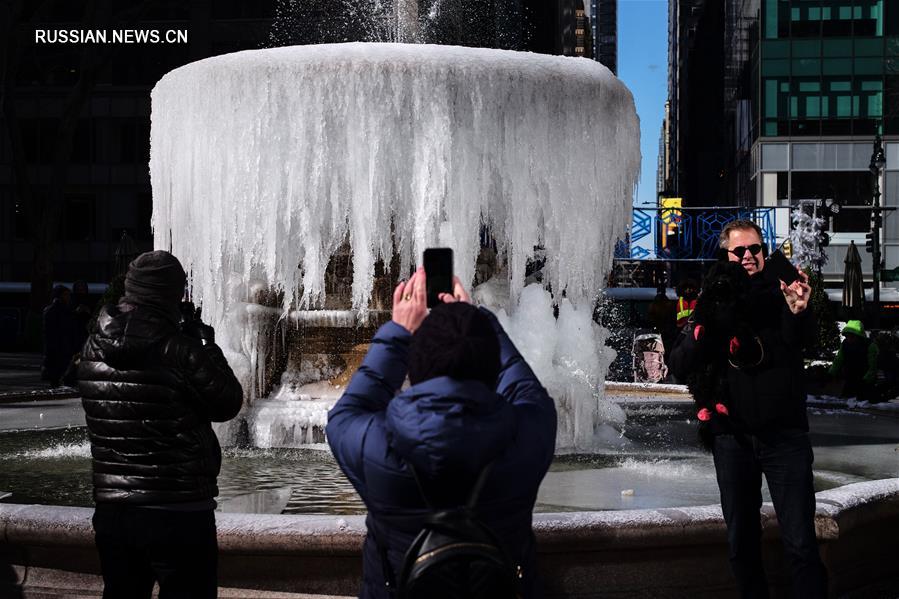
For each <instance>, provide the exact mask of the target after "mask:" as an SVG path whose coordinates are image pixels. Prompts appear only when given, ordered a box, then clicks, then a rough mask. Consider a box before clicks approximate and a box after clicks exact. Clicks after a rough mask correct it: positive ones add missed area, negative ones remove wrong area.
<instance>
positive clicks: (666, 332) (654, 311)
mask: <svg viewBox="0 0 899 599" xmlns="http://www.w3.org/2000/svg"><path fill="white" fill-rule="evenodd" d="M676 310H677V302H673V301H671V300H670V299H668V296H667V295H666V294H665V287H664V285H660V286H659V287H658V288H657V289H656V296H655V299H653V300H652V302H651V303H650V304H649V308H648V310H647V316H648V317H649V322H650V323H652V326H653V327H654V328H655V330H656V331H657V332H658V333H659V334H660V335H661V336H662V343H663V344H664V345H665V356H666V361H667V355H668V353H669V352H670V351H671V348H672V346H673V345H674V340H675V338H676V337H677V326H676V324H675V321H676Z"/></svg>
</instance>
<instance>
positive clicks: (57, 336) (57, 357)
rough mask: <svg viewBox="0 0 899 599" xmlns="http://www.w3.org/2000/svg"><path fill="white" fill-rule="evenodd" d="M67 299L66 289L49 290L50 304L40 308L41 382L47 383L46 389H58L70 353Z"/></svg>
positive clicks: (70, 330) (70, 311)
mask: <svg viewBox="0 0 899 599" xmlns="http://www.w3.org/2000/svg"><path fill="white" fill-rule="evenodd" d="M71 295H72V294H71V292H70V291H69V288H68V287H66V286H65V285H56V286H55V287H53V291H52V294H51V301H50V303H49V304H48V305H47V307H46V308H44V313H43V324H44V360H43V364H42V366H41V378H42V379H44V380H46V381H48V382H49V383H50V387H59V385H60V382H61V380H62V376H63V374H65V371H66V368H67V367H68V365H69V362H70V361H71V359H72V354H73V353H74V351H73V342H72V331H73V328H74V318H73V316H72V309H71V306H70V301H71Z"/></svg>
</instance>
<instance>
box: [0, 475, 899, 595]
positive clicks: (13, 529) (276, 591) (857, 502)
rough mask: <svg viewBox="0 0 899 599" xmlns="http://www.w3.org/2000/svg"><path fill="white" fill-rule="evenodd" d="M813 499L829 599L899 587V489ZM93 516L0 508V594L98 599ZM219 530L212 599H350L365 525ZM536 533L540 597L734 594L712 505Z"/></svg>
mask: <svg viewBox="0 0 899 599" xmlns="http://www.w3.org/2000/svg"><path fill="white" fill-rule="evenodd" d="M816 500H817V512H816V517H815V527H816V531H817V535H818V539H819V542H820V543H821V553H822V557H823V559H824V562H825V564H826V565H827V567H828V569H829V571H830V585H831V593H832V594H835V595H839V596H849V597H853V596H855V597H862V596H865V597H871V596H887V595H886V593H887V590H888V589H896V588H899V574H897V571H896V569H895V564H894V563H893V562H894V560H895V549H896V539H897V538H899V479H889V480H881V481H870V482H863V483H856V484H852V485H847V486H844V487H841V488H839V489H832V490H828V491H822V492H819V493H818V494H817V495H816ZM92 512H93V510H91V509H89V508H76V507H56V506H27V505H12V504H5V505H4V504H0V596H22V597H37V596H40V597H63V596H68V597H70V596H72V595H73V594H76V595H78V596H84V597H99V596H100V593H101V587H102V584H101V580H100V578H99V576H98V572H99V564H98V560H97V556H96V551H95V548H94V544H93V531H92V529H91V523H90V518H91V514H92ZM761 517H762V521H763V529H764V537H763V540H764V544H765V556H766V567H767V570H768V572H769V577H770V582H771V585H772V589H773V590H774V595H775V596H777V595H780V594H783V593H785V592H786V589H787V587H788V585H789V582H788V580H789V574H788V571H787V570H786V565H785V564H784V563H783V560H782V552H781V550H780V539H779V535H778V529H777V523H776V518H775V516H774V511H773V508H772V506H771V504H769V503H766V504H765V505H764V506H763V508H762V513H761ZM217 521H218V531H219V554H220V569H219V572H220V574H219V584H220V585H221V589H220V595H219V596H220V597H223V598H229V597H303V596H307V594H313V595H319V596H321V595H324V596H334V595H337V596H353V595H354V594H355V593H356V592H357V591H358V588H359V582H360V580H361V567H362V557H361V549H362V541H363V538H364V535H365V522H364V518H363V517H362V516H344V517H335V516H280V515H237V514H218V515H217ZM534 528H535V530H536V534H537V546H538V560H539V564H540V573H541V577H542V578H543V582H544V589H545V594H546V596H547V597H609V596H614V597H647V596H690V597H729V596H734V591H733V582H732V579H731V575H730V570H729V565H728V561H727V547H726V536H725V527H724V522H723V520H722V517H721V511H720V508H719V507H718V506H699V507H688V508H669V509H659V510H625V511H617V512H572V513H565V514H538V515H536V516H535V517H534ZM13 593H21V595H13Z"/></svg>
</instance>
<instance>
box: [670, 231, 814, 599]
mask: <svg viewBox="0 0 899 599" xmlns="http://www.w3.org/2000/svg"><path fill="white" fill-rule="evenodd" d="M720 247H721V250H722V252H726V254H727V260H728V262H727V263H722V264H717V265H715V267H713V269H712V270H710V272H709V277H707V279H709V280H707V281H706V282H705V284H704V286H703V292H702V295H700V297H699V301H698V303H697V306H696V311H695V313H694V317H693V318H692V319H691V321H690V322H688V323H687V325H686V326H685V327H684V329H683V330H682V332H681V335H680V336H679V337H678V339H677V341H676V342H675V345H674V348H673V350H672V352H671V361H670V366H671V370H672V371H673V372H674V374H675V376H677V377H678V378H679V379H682V380H690V381H691V382H692V383H693V384H692V385H691V391H692V392H693V393H694V397H695V396H696V395H697V391H699V390H702V391H703V392H708V397H706V396H703V397H701V398H699V397H695V398H696V399H697V403H698V404H699V405H698V406H697V407H699V408H700V410H699V412H698V413H697V418H698V420H700V421H701V425H700V426H701V428H702V429H703V430H704V431H705V432H706V434H707V437H708V438H709V444H710V445H711V449H712V453H713V456H714V459H715V471H716V474H717V479H718V488H719V490H720V492H721V510H722V512H723V515H724V521H725V524H726V525H727V539H728V544H729V545H730V562H731V568H732V569H733V572H734V577H735V578H736V582H737V588H738V590H739V592H740V595H741V596H742V597H754V598H755V597H768V584H767V581H766V579H765V572H764V568H763V567H762V556H761V536H762V529H761V524H760V517H759V508H760V507H761V505H762V493H761V482H762V481H761V477H762V474H764V475H765V478H766V480H767V481H768V489H769V490H770V492H771V499H772V502H773V503H774V509H775V512H776V513H777V519H778V522H779V524H780V533H781V538H782V540H783V545H784V553H785V554H786V556H787V557H788V558H789V561H790V566H791V568H792V573H793V594H794V596H795V597H810V598H812V597H814V598H823V597H826V596H827V571H826V570H825V568H824V565H823V563H822V562H821V558H820V555H819V553H818V544H817V539H816V536H815V523H814V520H815V489H814V485H813V479H812V461H813V459H814V457H813V454H812V447H811V444H810V442H809V438H808V418H807V416H806V409H805V397H806V393H805V389H804V384H803V362H802V352H803V347H804V345H805V344H806V343H808V340H809V339H810V338H811V337H812V336H813V334H814V330H815V326H814V317H813V316H812V314H811V312H810V311H809V310H807V309H806V308H807V307H808V300H809V297H810V293H811V289H810V288H809V286H808V277H807V276H806V275H805V274H804V273H801V272H800V279H799V280H797V281H795V282H793V283H792V284H791V285H789V286H788V285H786V284H784V282H783V281H780V280H778V279H777V278H776V277H774V276H770V273H769V272H767V271H765V261H764V259H763V247H764V246H763V245H762V235H761V230H760V229H759V227H758V226H757V225H756V224H755V223H753V222H752V221H746V220H736V221H732V222H731V223H728V224H727V225H726V226H725V227H724V229H723V230H722V232H721V238H720ZM740 267H742V268H743V270H745V273H746V275H748V277H747V276H746V275H744V274H743V273H740V272H739V269H740ZM697 374H698V375H699V379H703V377H708V378H712V379H714V380H697Z"/></svg>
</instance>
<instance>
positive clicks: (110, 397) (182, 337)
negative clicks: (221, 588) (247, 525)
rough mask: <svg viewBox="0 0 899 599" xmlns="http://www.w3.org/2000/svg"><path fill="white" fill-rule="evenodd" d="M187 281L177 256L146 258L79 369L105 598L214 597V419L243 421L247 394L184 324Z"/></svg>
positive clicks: (103, 316) (131, 271)
mask: <svg viewBox="0 0 899 599" xmlns="http://www.w3.org/2000/svg"><path fill="white" fill-rule="evenodd" d="M185 280H186V276H185V273H184V269H183V268H182V267H181V264H180V263H179V262H178V260H177V259H176V258H175V257H174V256H172V255H171V254H170V253H168V252H164V251H155V252H147V253H144V254H141V255H140V256H138V257H137V258H136V259H135V260H134V261H133V262H132V263H131V264H130V265H129V268H128V274H127V276H126V279H125V295H124V297H123V298H122V300H121V301H120V302H119V303H118V305H107V306H104V307H103V308H102V309H101V311H100V314H99V316H98V319H97V326H96V330H95V331H94V332H93V334H91V336H90V337H89V338H88V340H87V342H86V343H85V345H84V349H83V352H82V358H81V362H80V364H79V366H78V387H79V389H80V391H81V396H82V403H83V406H84V411H85V414H86V417H87V426H88V431H89V434H90V441H91V455H92V457H93V484H94V501H95V502H96V505H97V507H96V511H95V513H94V519H93V523H94V531H95V535H96V543H97V550H98V552H99V554H100V563H101V568H102V571H103V582H104V592H103V597H104V599H110V598H114V597H123V598H124V597H129V598H130V597H149V596H150V593H151V591H152V587H153V582H154V579H155V580H156V581H158V582H159V585H160V589H161V593H165V594H169V593H172V594H173V595H172V596H174V595H175V594H177V595H178V596H190V597H215V596H216V593H217V580H216V579H217V562H218V548H217V544H216V531H215V516H214V509H215V505H216V504H215V499H214V498H215V496H216V495H218V487H217V486H216V479H217V477H218V473H219V468H220V466H221V449H220V448H219V444H218V440H217V439H216V436H215V433H214V432H213V430H212V426H211V423H212V422H224V421H227V420H230V419H231V418H233V417H234V416H236V415H237V413H238V412H239V411H240V408H241V405H242V403H243V390H242V389H241V386H240V383H239V382H238V381H237V379H236V378H235V376H234V373H233V372H232V371H231V368H230V367H229V366H228V363H227V362H226V360H225V357H224V355H223V354H222V351H221V349H219V347H218V346H217V345H215V336H214V331H213V329H212V327H210V326H208V325H205V324H203V323H202V322H200V321H198V320H197V321H193V322H187V323H181V318H182V317H181V313H180V311H179V307H180V303H181V298H182V296H183V293H184V283H185Z"/></svg>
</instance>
